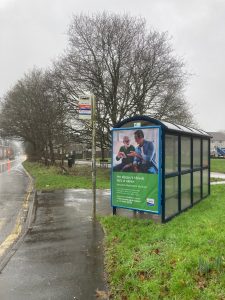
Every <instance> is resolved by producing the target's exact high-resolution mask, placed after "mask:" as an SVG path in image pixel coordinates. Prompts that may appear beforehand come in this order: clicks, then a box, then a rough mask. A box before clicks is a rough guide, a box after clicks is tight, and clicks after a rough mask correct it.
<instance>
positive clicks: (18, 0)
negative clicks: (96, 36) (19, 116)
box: [0, 0, 225, 131]
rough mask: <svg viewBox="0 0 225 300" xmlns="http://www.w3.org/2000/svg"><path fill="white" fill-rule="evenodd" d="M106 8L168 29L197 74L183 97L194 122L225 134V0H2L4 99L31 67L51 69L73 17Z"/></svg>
mask: <svg viewBox="0 0 225 300" xmlns="http://www.w3.org/2000/svg"><path fill="white" fill-rule="evenodd" d="M103 10H105V11H110V12H117V13H124V12H126V13H129V14H130V15H134V16H143V17H145V18H146V20H147V23H148V25H149V27H153V28H154V29H157V30H159V31H168V32H169V35H170V36H171V37H172V40H171V42H172V45H173V48H174V50H175V53H176V54H177V55H178V56H180V57H182V58H183V59H184V61H185V62H186V69H187V70H188V71H189V72H191V73H192V74H193V76H192V78H191V80H190V81H189V84H188V86H187V88H186V92H185V95H186V99H187V100H188V102H189V103H190V105H191V107H192V111H193V112H194V115H195V119H196V121H197V122H198V124H199V126H200V127H201V128H202V129H203V130H207V131H217V130H225V97H224V95H225V76H224V73H225V1H224V0H114V1H111V2H109V1H106V0H95V1H94V0H92V1H91V0H80V1H78V0H0V97H1V96H2V95H3V94H4V93H5V92H6V91H7V90H9V89H10V87H12V86H13V85H14V84H15V83H16V81H17V80H18V79H20V78H21V77H22V76H23V74H24V73H25V72H27V71H29V70H31V69H32V68H33V66H37V67H44V68H45V67H48V66H51V62H52V61H53V60H54V59H56V58H57V57H58V56H59V55H60V54H61V53H62V52H63V50H64V49H65V47H66V45H67V35H66V31H67V28H68V25H69V23H70V21H71V16H72V14H76V13H80V12H83V13H89V14H91V13H94V12H98V11H103Z"/></svg>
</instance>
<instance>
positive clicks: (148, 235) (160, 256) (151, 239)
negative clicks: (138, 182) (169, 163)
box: [100, 185, 225, 300]
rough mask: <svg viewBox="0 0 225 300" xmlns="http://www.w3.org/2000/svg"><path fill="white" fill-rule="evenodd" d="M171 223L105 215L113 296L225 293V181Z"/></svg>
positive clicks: (136, 299)
mask: <svg viewBox="0 0 225 300" xmlns="http://www.w3.org/2000/svg"><path fill="white" fill-rule="evenodd" d="M211 189H212V194H211V196H209V197H208V198H206V199H204V200H203V201H201V202H200V203H199V204H197V205H196V206H194V207H193V208H192V209H190V210H188V211H187V212H185V213H183V214H181V215H180V216H178V217H176V218H174V219H173V220H172V221H170V222H168V223H166V224H154V223H152V222H151V221H147V220H140V219H128V218H124V217H119V216H117V217H113V216H111V217H101V218H100V222H101V224H102V226H103V227H104V230H105V232H106V237H105V249H106V268H107V273H108V280H109V283H110V287H111V293H112V298H113V299H123V300H128V299H129V300H150V299H182V300H185V299H187V300H189V299H196V300H197V299H198V300H200V299H202V300H203V299H204V300H205V299H207V300H210V299H212V300H215V299H225V296H224V295H225V250H224V249H225V239H224V231H225V229H224V228H225V218H224V211H225V186H224V185H219V186H213V187H212V188H211Z"/></svg>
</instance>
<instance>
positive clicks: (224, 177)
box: [210, 172, 225, 185]
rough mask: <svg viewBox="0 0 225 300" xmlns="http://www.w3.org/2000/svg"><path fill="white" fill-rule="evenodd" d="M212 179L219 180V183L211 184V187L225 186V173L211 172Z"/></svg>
mask: <svg viewBox="0 0 225 300" xmlns="http://www.w3.org/2000/svg"><path fill="white" fill-rule="evenodd" d="M210 177H211V178H217V179H218V181H214V182H211V183H210V184H211V185H217V184H225V173H216V172H211V173H210Z"/></svg>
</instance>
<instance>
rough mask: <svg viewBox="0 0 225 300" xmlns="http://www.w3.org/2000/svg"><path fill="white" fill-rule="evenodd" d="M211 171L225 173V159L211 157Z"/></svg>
mask: <svg viewBox="0 0 225 300" xmlns="http://www.w3.org/2000/svg"><path fill="white" fill-rule="evenodd" d="M211 172H219V173H225V159H215V158H212V159H211Z"/></svg>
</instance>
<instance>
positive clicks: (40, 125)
mask: <svg viewBox="0 0 225 300" xmlns="http://www.w3.org/2000/svg"><path fill="white" fill-rule="evenodd" d="M67 111H68V109H67V107H66V106H65V102H64V100H63V98H62V95H61V94H60V92H59V90H58V89H57V86H56V85H55V83H54V81H53V80H52V78H51V74H50V73H49V72H45V73H43V72H42V71H41V70H37V69H34V70H33V71H31V72H30V73H28V74H26V75H25V76H24V78H23V79H21V80H19V81H18V83H17V84H16V85H15V86H14V87H13V88H12V89H11V90H10V91H9V92H8V93H7V95H6V96H5V97H4V99H3V101H2V110H1V115H0V128H1V130H2V132H3V134H4V135H7V136H11V137H16V138H20V139H22V140H24V141H25V142H29V143H30V144H31V145H32V152H33V155H34V158H35V159H39V158H40V157H41V156H44V157H45V158H46V159H47V155H48V153H49V157H50V159H51V161H52V163H54V160H55V157H54V146H55V145H58V144H59V140H60V142H61V143H62V139H64V137H65V136H66V132H67V123H68V120H67ZM62 137H63V138H62ZM63 141H64V140H63Z"/></svg>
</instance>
